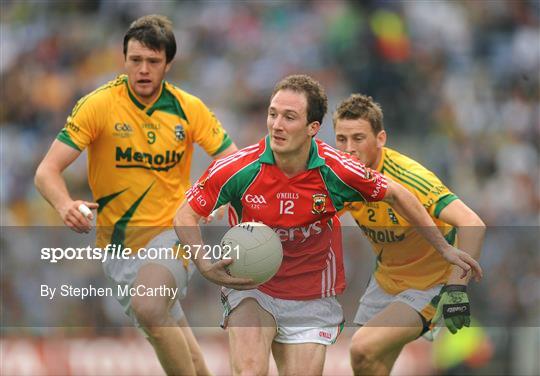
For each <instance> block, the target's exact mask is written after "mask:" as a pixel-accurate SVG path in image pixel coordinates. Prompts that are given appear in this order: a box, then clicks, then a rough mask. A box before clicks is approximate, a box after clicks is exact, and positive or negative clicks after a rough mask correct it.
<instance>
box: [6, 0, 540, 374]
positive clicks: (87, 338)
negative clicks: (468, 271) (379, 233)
mask: <svg viewBox="0 0 540 376" xmlns="http://www.w3.org/2000/svg"><path fill="white" fill-rule="evenodd" d="M0 10H1V12H0V21H1V29H0V31H1V33H0V43H1V44H0V48H1V49H0V55H1V56H0V57H1V65H0V75H1V91H0V106H1V107H0V131H1V149H0V157H1V169H0V200H1V205H2V213H1V221H2V222H1V223H2V236H1V238H0V241H1V244H2V251H1V252H2V258H1V269H2V270H1V275H0V278H1V295H2V297H1V310H0V314H1V321H2V337H1V339H0V346H1V358H0V361H1V369H0V373H2V374H5V375H11V374H32V375H35V374H65V373H67V372H70V373H73V374H136V373H137V374H155V373H158V372H160V370H159V367H158V365H157V362H156V361H155V359H154V356H153V355H152V351H151V349H150V347H149V345H147V344H146V343H145V342H144V340H142V339H141V338H140V337H139V336H138V335H137V334H135V333H134V332H133V330H132V329H130V328H127V327H125V319H124V318H123V316H122V314H121V312H119V309H118V307H117V306H116V302H109V301H106V300H92V301H90V302H88V303H86V302H85V304H80V303H79V304H71V305H67V306H62V307H58V306H56V308H54V307H55V306H53V305H50V306H47V307H44V306H43V305H42V303H41V302H40V301H38V300H36V299H31V298H29V297H28V293H27V290H28V288H29V286H36V285H39V283H41V282H42V281H43V280H44V278H49V279H50V278H54V277H52V276H51V275H47V276H45V275H44V274H45V273H42V272H40V271H41V270H42V269H43V265H42V263H41V261H40V260H39V258H38V257H37V256H35V255H34V254H33V253H32V252H37V248H36V247H35V244H29V243H28V242H24V241H23V240H24V239H25V238H26V240H28V239H29V238H31V235H28V236H24V235H20V236H19V237H16V239H17V241H15V242H14V241H9V239H13V236H11V237H10V234H11V233H13V231H14V230H12V229H14V228H15V227H11V226H18V229H17V231H23V233H24V229H27V230H28V226H59V225H61V223H60V222H59V219H58V217H57V215H56V214H55V213H54V212H53V211H52V210H51V209H50V208H49V207H48V205H47V204H46V203H45V202H44V200H43V199H42V198H41V197H40V196H39V194H38V193H37V192H36V190H35V189H34V187H33V184H32V179H33V174H34V171H35V168H36V166H37V164H38V163H39V161H40V159H41V158H42V156H43V155H44V153H45V152H46V150H47V148H48V146H49V144H50V142H51V141H52V140H53V138H54V137H55V135H56V134H57V132H58V131H59V130H60V129H61V127H62V126H63V124H64V121H65V118H66V116H67V114H68V113H69V112H70V111H71V108H72V107H73V105H74V104H75V102H76V100H77V99H78V98H79V97H81V96H82V95H84V94H86V93H87V92H89V91H91V90H93V89H94V88H96V87H97V86H99V85H101V84H102V83H104V82H106V81H108V80H110V79H112V78H113V77H114V76H115V75H116V74H118V73H120V72H121V71H122V54H121V42H122V37H123V33H124V32H125V30H126V28H127V27H128V25H129V23H130V22H131V21H132V20H134V19H135V18H137V17H139V16H141V15H143V14H148V13H161V14H166V15H168V16H169V17H170V18H171V19H172V20H173V22H174V24H175V32H176V37H177V42H178V45H179V53H178V54H177V57H176V61H175V64H174V65H173V68H172V70H171V71H170V73H169V75H168V79H169V80H170V81H172V82H174V83H176V84H178V85H179V86H180V87H182V88H184V89H185V90H187V91H189V92H192V93H194V94H195V95H197V96H199V97H201V98H202V99H203V100H204V101H205V102H206V103H207V104H208V106H209V107H210V108H211V109H213V110H214V112H215V113H216V114H217V116H218V117H219V119H220V120H221V121H222V123H223V125H224V126H225V127H226V128H227V130H228V131H229V133H230V135H231V136H232V137H233V139H234V140H235V142H236V144H237V145H238V146H240V147H243V146H246V145H249V144H250V143H253V142H255V141H256V140H257V139H258V138H260V137H261V136H262V135H263V134H264V133H265V126H264V124H265V113H266V106H267V103H268V97H269V94H270V92H271V89H272V87H273V85H274V84H275V83H276V82H277V80H279V79H280V78H282V77H283V76H285V75H287V74H291V73H307V74H310V75H312V76H314V77H315V78H317V79H319V80H320V81H321V82H322V83H323V84H324V86H325V87H326V89H327V93H328V96H329V99H330V110H333V109H335V107H336V103H338V102H339V101H340V100H342V99H344V98H345V97H346V96H348V94H349V93H351V92H362V93H367V94H369V95H371V96H373V97H374V98H375V100H377V101H378V102H379V103H381V104H382V106H383V110H384V113H385V125H386V127H387V130H388V133H389V142H388V144H389V146H391V147H394V148H396V149H398V150H401V151H403V152H404V153H405V154H408V155H410V156H412V157H414V158H415V159H417V160H418V161H420V162H422V163H424V164H425V165H426V166H428V167H429V168H430V169H432V170H433V171H435V172H436V173H437V174H438V175H439V176H440V177H441V178H442V179H443V180H444V181H445V182H446V183H447V184H448V185H449V186H450V187H451V188H452V190H453V191H454V192H455V193H457V194H458V195H459V196H460V197H461V198H463V200H464V201H465V202H467V203H468V204H469V205H470V206H471V207H472V208H473V209H474V210H476V211H477V212H478V213H479V214H480V215H481V217H482V218H483V219H484V220H485V222H486V223H487V224H488V225H489V233H488V238H487V240H486V244H485V247H484V254H483V256H482V265H483V267H484V269H485V274H486V277H485V279H484V281H483V282H482V283H481V284H480V285H473V286H472V287H473V288H472V290H473V291H472V294H473V310H474V314H475V316H476V317H477V318H478V320H479V323H480V324H479V325H478V326H477V328H479V331H478V332H475V333H472V334H471V335H470V336H468V337H466V336H463V338H461V339H459V340H458V343H457V345H456V344H446V343H445V344H444V345H440V346H439V348H434V347H432V345H431V344H429V343H428V342H426V341H417V342H415V343H414V344H412V345H410V346H409V347H408V348H407V349H406V351H405V353H404V354H403V357H402V358H401V359H400V361H399V363H398V365H397V366H396V369H395V374H436V373H446V374H451V373H459V372H464V373H473V374H531V375H532V374H540V363H539V362H540V360H539V358H538V354H539V353H540V330H539V326H540V257H539V253H538V251H539V250H540V249H539V243H538V235H537V233H538V224H539V220H540V187H539V173H540V167H539V163H538V160H539V152H540V142H539V139H540V97H539V90H538V89H539V75H540V2H538V1H535V0H531V1H518V0H516V1H487V0H485V1H483V0H477V1H472V0H471V1H459V2H457V1H456V2H443V1H435V0H434V1H406V2H393V1H392V2H390V1H382V0H379V1H377V0H371V1H362V2H355V1H339V0H334V1H298V2H285V1H272V2H262V1H261V2H240V1H238V2H236V1H219V2H187V1H186V2H184V1H182V2H180V1H179V2H165V1H160V2H127V1H36V2H29V1H7V0H3V1H2V2H1V9H0ZM331 128H332V125H331V117H330V116H327V117H326V119H325V122H324V126H323V129H322V131H321V134H320V137H321V138H322V139H324V140H326V141H328V142H330V143H331V144H333V139H332V130H331ZM208 163H209V159H208V158H207V157H205V156H204V155H202V154H201V157H200V158H194V167H193V170H192V174H191V176H192V178H193V179H194V178H196V177H197V176H199V174H200V173H201V172H202V170H203V169H204V168H205V167H206V165H207V164H208ZM85 165H86V162H85V158H80V159H79V160H78V161H77V162H76V163H75V164H74V165H73V166H72V167H71V168H70V169H69V170H68V171H67V172H66V177H67V179H68V181H69V183H68V184H69V187H70V189H71V192H72V195H73V196H74V197H86V198H90V195H89V191H88V187H87V184H86V166H85ZM21 229H22V230H21ZM32 229H36V230H35V231H38V230H37V229H38V227H31V229H30V230H28V231H30V232H31V231H34V230H32ZM348 231H351V233H352V234H353V235H354V236H347V248H348V250H347V254H348V256H347V257H348V263H347V265H348V266H347V273H348V277H349V288H348V295H347V296H346V297H345V298H344V300H345V302H344V304H345V305H346V312H347V313H348V314H349V315H350V314H352V312H353V310H354V306H355V304H356V299H357V298H358V296H359V294H360V293H361V291H363V287H364V286H365V283H366V281H367V278H368V276H369V271H370V270H371V267H372V265H373V256H372V254H371V252H370V250H369V249H368V248H367V246H366V243H365V241H363V240H362V239H361V236H360V232H359V231H357V230H356V229H354V228H353V226H351V227H350V228H349V229H348ZM6 239H8V240H6ZM71 266H73V264H72V265H71ZM89 268H90V269H92V268H93V266H90V267H89ZM89 268H88V267H86V266H80V269H81V270H84V272H81V273H78V272H72V273H71V274H70V275H71V276H72V278H74V279H75V280H76V281H77V278H78V279H79V280H80V282H81V284H82V283H83V282H84V281H87V278H88V269H89ZM96 270H97V269H96ZM94 271H95V270H94ZM49 274H50V273H49ZM184 305H185V306H186V307H189V309H188V313H189V312H195V313H196V314H195V315H192V316H189V319H191V320H192V321H193V322H194V324H195V326H196V329H195V330H196V333H197V335H198V337H199V338H200V339H201V343H202V346H203V349H204V351H205V354H206V358H207V360H208V362H209V364H210V366H211V368H212V369H213V370H214V371H215V372H216V373H217V374H227V373H228V368H227V367H228V363H227V361H228V360H227V346H226V342H225V339H226V336H225V333H223V332H222V331H221V330H220V329H218V328H217V327H215V326H214V327H208V326H209V325H205V324H206V323H214V322H216V319H217V318H218V317H219V303H218V293H217V289H216V288H215V286H211V285H210V284H208V283H206V282H204V281H202V280H201V279H200V278H197V279H196V280H195V281H194V283H193V284H192V286H191V287H190V293H189V297H188V299H187V300H186V302H185V304H184ZM214 308H215V309H214ZM89 312H90V313H89ZM64 316H65V317H64ZM193 316H195V317H193ZM47 317H54V319H55V320H57V321H58V322H66V323H69V325H66V327H48V326H49V325H48V324H47V323H48V321H47ZM349 318H350V316H349ZM211 325H214V324H211ZM51 326H52V325H51ZM350 333H351V329H347V330H346V331H345V333H344V335H343V336H342V337H341V338H340V340H339V341H338V343H337V344H336V345H334V347H333V348H331V349H330V351H329V355H328V359H327V365H326V373H327V374H329V375H334V374H350V371H349V370H348V353H347V345H348V339H349V336H350ZM441 343H442V341H441ZM458 348H459V349H461V350H459V351H458V350H457V349H458ZM464 349H465V350H464ZM461 353H463V354H461ZM437 354H439V355H437ZM440 354H442V355H440Z"/></svg>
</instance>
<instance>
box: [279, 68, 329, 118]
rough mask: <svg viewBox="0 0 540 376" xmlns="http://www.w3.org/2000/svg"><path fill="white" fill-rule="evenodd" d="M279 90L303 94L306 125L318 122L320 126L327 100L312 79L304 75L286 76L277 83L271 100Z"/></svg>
mask: <svg viewBox="0 0 540 376" xmlns="http://www.w3.org/2000/svg"><path fill="white" fill-rule="evenodd" d="M280 90H292V91H296V92H298V93H305V94H306V98H307V121H308V124H309V123H312V122H314V121H318V122H319V123H321V124H322V121H323V118H324V115H326V111H327V109H328V98H327V97H326V93H325V91H324V88H323V87H322V85H321V84H320V83H319V82H317V81H315V80H314V79H313V78H311V77H309V76H307V75H305V74H299V75H292V76H287V77H285V78H284V79H283V80H281V81H279V82H278V83H277V85H276V86H275V87H274V91H273V92H272V96H271V98H273V97H274V95H276V93H277V92H278V91H280Z"/></svg>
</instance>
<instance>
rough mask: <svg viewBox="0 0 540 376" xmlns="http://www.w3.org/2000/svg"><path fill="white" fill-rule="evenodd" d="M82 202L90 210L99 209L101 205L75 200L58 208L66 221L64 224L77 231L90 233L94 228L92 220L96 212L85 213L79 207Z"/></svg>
mask: <svg viewBox="0 0 540 376" xmlns="http://www.w3.org/2000/svg"><path fill="white" fill-rule="evenodd" d="M81 204H84V205H86V206H87V207H88V208H89V209H90V210H93V209H97V208H98V207H99V205H98V204H97V203H95V202H88V201H82V200H75V201H70V202H68V203H66V204H65V205H64V206H62V207H60V208H59V209H58V213H59V214H60V217H61V218H62V221H64V224H65V225H66V226H68V227H69V228H70V229H72V230H73V231H75V232H78V233H88V232H90V230H91V229H92V222H91V221H92V220H93V219H94V214H93V213H92V212H90V213H86V214H87V215H84V214H83V213H82V212H81V211H80V210H79V207H80V206H81Z"/></svg>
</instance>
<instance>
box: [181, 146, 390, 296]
mask: <svg viewBox="0 0 540 376" xmlns="http://www.w3.org/2000/svg"><path fill="white" fill-rule="evenodd" d="M386 189H387V181H386V178H385V177H384V176H383V175H381V174H379V173H377V172H376V171H372V170H370V169H369V168H367V167H365V166H364V165H363V164H361V163H359V162H357V161H355V160H353V159H352V158H351V157H349V156H347V155H346V154H344V153H341V152H339V151H337V150H336V149H334V148H332V147H331V146H329V145H327V144H325V143H324V142H322V141H319V140H317V141H315V140H313V141H312V144H311V150H310V154H309V160H308V164H307V169H306V170H305V171H303V172H301V173H299V174H298V175H296V176H294V177H292V178H289V177H287V176H286V175H285V174H283V172H282V171H281V170H280V169H279V168H278V166H277V165H276V163H275V159H274V155H273V153H272V150H271V149H270V142H269V140H268V138H266V139H263V140H261V141H260V142H259V143H258V144H255V145H252V146H249V147H247V148H245V149H242V150H240V151H238V152H237V153H235V154H233V155H231V156H229V157H227V158H223V159H221V160H218V161H215V162H214V163H212V164H211V165H210V167H208V169H207V170H206V172H205V173H204V174H203V176H202V177H201V178H200V179H199V181H198V182H197V183H196V184H195V185H193V187H192V188H191V189H190V190H189V191H188V192H187V194H186V197H187V199H188V202H189V204H190V205H191V207H192V208H193V210H194V211H195V212H196V213H198V214H199V215H201V216H204V217H206V216H208V215H209V214H210V213H211V212H212V211H213V210H215V209H216V208H218V207H220V206H222V205H224V204H227V203H230V204H231V207H232V210H231V211H230V215H229V221H230V224H231V225H235V224H237V223H240V222H247V221H256V222H262V223H264V224H266V225H267V226H269V227H271V228H273V229H274V231H275V232H276V234H277V235H278V236H279V237H280V239H281V242H282V245H283V262H282V264H281V267H280V269H279V270H278V272H277V273H276V275H275V276H274V277H273V278H272V279H271V280H270V281H268V282H266V283H265V284H263V285H261V286H259V290H261V291H262V292H264V293H266V294H268V295H270V296H273V297H275V298H280V299H295V300H307V299H317V298H321V297H327V296H333V295H337V294H340V293H341V292H343V290H344V288H345V277H344V268H343V255H342V247H341V231H340V224H339V219H338V217H337V215H336V213H337V212H338V211H339V210H341V209H342V208H343V206H344V204H345V203H346V202H351V201H380V200H382V198H383V197H384V196H385V194H386Z"/></svg>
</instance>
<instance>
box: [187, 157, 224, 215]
mask: <svg viewBox="0 0 540 376" xmlns="http://www.w3.org/2000/svg"><path fill="white" fill-rule="evenodd" d="M217 162H218V161H214V162H213V163H212V164H211V165H210V166H209V167H208V169H207V170H206V171H205V172H204V174H203V175H202V176H201V177H200V178H199V180H197V182H196V183H195V184H193V186H192V187H191V188H190V189H189V190H188V191H187V192H186V198H187V201H188V203H189V205H190V206H191V208H192V209H193V210H194V211H195V212H196V213H197V214H199V215H200V216H202V217H208V216H209V215H210V214H211V213H212V212H213V211H214V210H215V209H217V208H219V207H220V206H222V205H225V204H226V203H228V202H229V201H230V198H229V197H227V190H223V189H222V188H223V185H224V183H225V180H223V178H222V174H218V173H215V172H216V163H217Z"/></svg>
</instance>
